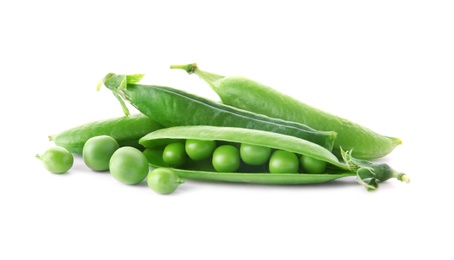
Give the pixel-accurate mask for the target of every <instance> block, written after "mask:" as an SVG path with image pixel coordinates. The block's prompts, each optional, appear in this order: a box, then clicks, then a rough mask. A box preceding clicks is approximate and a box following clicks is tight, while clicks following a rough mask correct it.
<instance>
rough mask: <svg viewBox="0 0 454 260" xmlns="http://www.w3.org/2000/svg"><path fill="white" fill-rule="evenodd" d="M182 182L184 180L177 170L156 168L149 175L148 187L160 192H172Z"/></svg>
mask: <svg viewBox="0 0 454 260" xmlns="http://www.w3.org/2000/svg"><path fill="white" fill-rule="evenodd" d="M181 183H182V181H181V180H180V179H179V178H178V175H177V173H176V172H175V170H172V169H170V168H156V169H154V170H152V171H151V172H150V173H149V174H148V177H147V184H148V187H150V189H152V190H153V191H155V192H157V193H159V194H170V193H172V192H174V191H175V190H176V189H177V188H178V186H180V184H181Z"/></svg>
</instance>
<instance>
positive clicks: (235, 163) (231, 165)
mask: <svg viewBox="0 0 454 260" xmlns="http://www.w3.org/2000/svg"><path fill="white" fill-rule="evenodd" d="M212 163H213V167H214V169H215V170H216V171H218V172H235V171H236V170H238V168H240V152H239V151H238V148H236V147H235V146H233V145H229V144H226V145H221V146H219V147H218V148H216V150H214V152H213V159H212Z"/></svg>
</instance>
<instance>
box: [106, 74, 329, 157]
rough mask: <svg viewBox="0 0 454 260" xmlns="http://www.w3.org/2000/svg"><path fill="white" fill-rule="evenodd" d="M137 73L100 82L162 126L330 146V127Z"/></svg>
mask: <svg viewBox="0 0 454 260" xmlns="http://www.w3.org/2000/svg"><path fill="white" fill-rule="evenodd" d="M140 79H141V75H115V74H108V75H107V76H106V77H105V78H104V85H105V86H106V87H107V88H109V89H110V90H111V91H112V92H113V94H114V95H115V97H116V98H117V99H118V100H119V101H120V102H121V105H122V107H123V110H124V111H125V112H126V113H128V109H127V108H126V106H125V104H124V100H126V101H128V102H129V103H131V104H132V105H133V106H134V107H136V108H137V109H138V110H139V111H140V112H142V113H143V114H145V115H147V116H148V117H150V118H152V119H153V120H155V121H156V122H158V123H159V124H161V125H163V126H164V127H172V126H184V125H213V126H231V127H243V128H250V129H259V130H264V131H271V132H276V133H282V134H286V135H292V136H295V137H299V138H302V139H306V140H309V141H311V142H314V143H316V144H319V145H321V146H323V147H325V148H327V149H328V150H331V149H332V147H333V144H334V140H335V138H336V133H335V132H333V131H318V130H314V129H312V128H310V127H308V126H305V125H303V124H299V123H294V122H289V121H284V120H281V119H276V118H270V117H268V116H264V115H259V114H256V113H252V112H249V111H246V110H242V109H237V108H234V107H231V106H227V105H224V104H221V103H218V102H213V101H211V100H207V99H204V98H202V97H198V96H196V95H193V94H190V93H187V92H183V91H181V90H177V89H174V88H169V87H164V86H155V85H141V84H136V83H137V82H138V80H140Z"/></svg>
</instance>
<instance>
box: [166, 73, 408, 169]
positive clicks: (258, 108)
mask: <svg viewBox="0 0 454 260" xmlns="http://www.w3.org/2000/svg"><path fill="white" fill-rule="evenodd" d="M171 68H173V69H183V70H186V71H187V72H188V73H194V74H196V75H197V76H199V77H200V78H202V79H203V80H204V81H206V82H207V83H208V84H209V85H210V87H211V88H212V89H213V90H214V91H215V92H216V93H217V94H218V95H219V97H220V98H221V100H222V102H223V103H224V104H227V105H231V106H234V107H237V108H241V109H245V110H248V111H252V112H255V113H259V114H263V115H267V116H270V117H276V118H281V119H284V120H288V121H293V122H298V123H301V124H305V125H307V126H310V127H312V128H314V129H317V130H325V131H328V130H329V131H335V132H337V138H336V140H335V142H334V149H333V151H334V152H336V154H337V155H340V154H339V153H338V151H339V148H340V147H342V148H343V149H346V150H353V155H354V156H355V157H357V158H360V159H367V160H370V159H377V158H381V157H383V156H385V155H387V154H389V153H390V152H391V151H392V150H393V149H394V148H395V147H396V146H397V145H399V144H401V143H402V141H401V140H400V139H399V138H395V137H388V136H383V135H380V134H378V133H376V132H374V131H372V130H370V129H368V128H366V127H364V126H361V125H359V124H357V123H354V122H351V121H349V120H346V119H344V118H341V117H338V116H335V115H333V114H330V113H327V112H325V111H322V110H320V109H317V108H314V107H312V106H310V105H307V104H305V103H303V102H301V101H299V100H297V99H295V98H293V97H290V96H288V95H285V94H283V93H281V92H279V91H277V90H275V89H272V88H270V87H268V86H265V85H263V84H261V83H259V82H255V81H253V80H250V79H247V78H244V77H235V76H228V77H225V76H221V75H217V74H213V73H209V72H206V71H202V70H200V69H199V68H198V67H197V65H196V64H188V65H173V66H171Z"/></svg>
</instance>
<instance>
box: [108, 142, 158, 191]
mask: <svg viewBox="0 0 454 260" xmlns="http://www.w3.org/2000/svg"><path fill="white" fill-rule="evenodd" d="M109 168H110V173H111V174H112V176H113V177H114V178H115V179H117V180H118V181H120V182H122V183H124V184H130V185H132V184H137V183H140V182H141V181H143V180H144V179H145V177H147V174H148V171H149V166H148V161H147V158H146V157H145V155H144V154H143V153H142V152H141V151H140V150H138V149H137V148H134V147H130V146H125V147H121V148H119V149H118V150H117V151H115V153H114V154H113V155H112V157H111V158H110V164H109Z"/></svg>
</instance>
